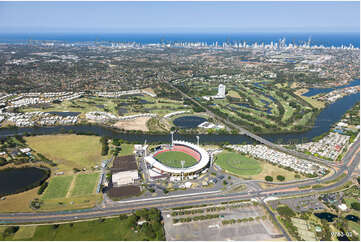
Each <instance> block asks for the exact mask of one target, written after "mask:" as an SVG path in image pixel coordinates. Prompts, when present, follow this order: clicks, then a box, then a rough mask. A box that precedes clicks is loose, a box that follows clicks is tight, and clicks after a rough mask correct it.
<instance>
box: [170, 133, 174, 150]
mask: <svg viewBox="0 0 361 242" xmlns="http://www.w3.org/2000/svg"><path fill="white" fill-rule="evenodd" d="M170 134H171V148H173V134H174V131H171V132H170Z"/></svg>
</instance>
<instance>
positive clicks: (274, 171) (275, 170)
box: [251, 161, 306, 181]
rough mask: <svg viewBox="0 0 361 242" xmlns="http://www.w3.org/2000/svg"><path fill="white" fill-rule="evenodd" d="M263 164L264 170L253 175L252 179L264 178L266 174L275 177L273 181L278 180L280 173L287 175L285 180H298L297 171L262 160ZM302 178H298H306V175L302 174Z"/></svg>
mask: <svg viewBox="0 0 361 242" xmlns="http://www.w3.org/2000/svg"><path fill="white" fill-rule="evenodd" d="M261 166H262V172H261V173H259V174H257V175H256V176H252V177H251V179H253V180H264V178H265V177H266V176H272V177H273V181H277V179H276V177H277V176H278V175H281V176H284V177H285V181H293V180H297V178H295V175H296V173H295V172H292V171H287V170H286V169H283V168H279V167H278V166H275V165H272V164H270V163H267V162H265V161H262V162H261ZM299 175H300V178H298V179H305V178H306V177H304V176H302V175H301V174H299Z"/></svg>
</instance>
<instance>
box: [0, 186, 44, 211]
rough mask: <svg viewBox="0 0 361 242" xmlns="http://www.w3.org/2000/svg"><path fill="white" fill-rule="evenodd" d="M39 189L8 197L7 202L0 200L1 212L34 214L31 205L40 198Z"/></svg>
mask: <svg viewBox="0 0 361 242" xmlns="http://www.w3.org/2000/svg"><path fill="white" fill-rule="evenodd" d="M38 189H39V187H36V188H34V189H31V190H29V191H26V192H22V193H18V194H13V195H9V196H6V199H5V200H0V212H2V213H9V212H33V210H32V209H31V208H30V207H29V204H30V202H31V201H32V200H34V198H36V197H38V194H37V191H38Z"/></svg>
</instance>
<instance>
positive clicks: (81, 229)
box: [0, 211, 165, 241]
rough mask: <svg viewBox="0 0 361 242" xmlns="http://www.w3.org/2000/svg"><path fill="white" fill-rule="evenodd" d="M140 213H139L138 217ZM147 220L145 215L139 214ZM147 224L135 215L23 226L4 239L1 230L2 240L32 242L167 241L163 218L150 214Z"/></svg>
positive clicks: (148, 213)
mask: <svg viewBox="0 0 361 242" xmlns="http://www.w3.org/2000/svg"><path fill="white" fill-rule="evenodd" d="M137 212H138V211H136V213H137ZM137 214H138V215H140V216H141V218H140V219H144V217H143V216H142V214H141V213H137ZM145 216H148V218H147V220H146V221H147V223H146V224H143V225H137V223H136V222H137V217H136V216H135V215H131V216H129V217H128V216H127V215H122V217H121V218H119V217H115V218H107V219H94V220H90V221H82V222H72V223H65V224H56V225H30V226H20V228H19V230H18V231H17V232H16V233H15V234H11V235H10V236H7V237H6V238H3V231H4V230H5V229H6V228H7V226H1V227H0V239H1V240H32V241H69V240H71V241H98V240H99V241H145V240H147V241H156V240H165V238H164V229H163V226H162V224H161V221H160V217H159V215H158V214H156V213H150V212H147V214H145Z"/></svg>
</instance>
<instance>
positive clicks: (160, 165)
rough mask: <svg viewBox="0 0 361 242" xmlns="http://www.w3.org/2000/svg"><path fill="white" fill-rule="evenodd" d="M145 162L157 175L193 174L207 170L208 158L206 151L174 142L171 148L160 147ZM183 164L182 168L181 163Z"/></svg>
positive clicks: (182, 142)
mask: <svg viewBox="0 0 361 242" xmlns="http://www.w3.org/2000/svg"><path fill="white" fill-rule="evenodd" d="M144 159H145V161H146V162H147V163H148V164H149V165H150V167H151V169H152V170H153V171H155V172H157V173H159V174H165V173H167V174H170V175H181V174H194V173H198V172H201V171H203V170H204V169H206V168H207V165H208V163H209V161H210V157H209V155H208V153H207V151H206V150H204V149H203V148H201V147H199V146H198V145H195V144H192V143H190V142H186V141H180V140H174V141H173V146H171V145H162V149H161V150H158V151H156V152H154V153H153V154H151V155H148V156H146V157H145V158H144ZM182 160H184V161H185V164H184V167H183V168H182V165H181V161H182Z"/></svg>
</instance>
